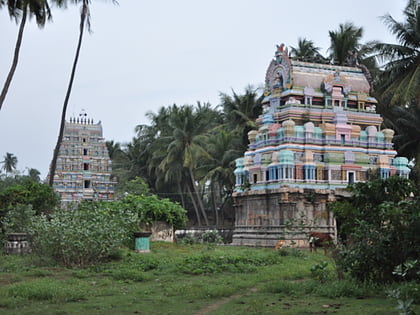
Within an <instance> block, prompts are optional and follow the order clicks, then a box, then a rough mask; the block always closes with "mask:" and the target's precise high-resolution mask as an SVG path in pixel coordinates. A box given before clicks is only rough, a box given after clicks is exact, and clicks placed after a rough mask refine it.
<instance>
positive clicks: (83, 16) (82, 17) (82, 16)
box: [49, 3, 88, 187]
mask: <svg viewBox="0 0 420 315" xmlns="http://www.w3.org/2000/svg"><path fill="white" fill-rule="evenodd" d="M87 9H88V8H87V4H85V3H83V7H82V12H81V14H80V32H79V41H78V43H77V48H76V55H75V57H74V61H73V68H72V70H71V75H70V82H69V85H68V87H67V93H66V97H65V99H64V104H63V111H62V113H61V123H60V131H59V133H58V139H57V144H56V145H55V149H54V155H53V159H52V161H51V167H50V179H49V185H50V186H51V187H52V186H53V182H54V175H55V169H56V167H57V157H58V151H59V150H60V145H61V141H62V140H63V132H64V125H65V122H66V113H67V105H68V103H69V99H70V94H71V90H72V87H73V81H74V76H75V74H76V67H77V62H78V60H79V54H80V48H81V47H82V39H83V31H84V29H85V21H86V15H87Z"/></svg>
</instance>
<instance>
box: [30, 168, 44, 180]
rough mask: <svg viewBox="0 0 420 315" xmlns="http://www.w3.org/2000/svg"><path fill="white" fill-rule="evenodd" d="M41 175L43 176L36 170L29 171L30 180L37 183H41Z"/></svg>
mask: <svg viewBox="0 0 420 315" xmlns="http://www.w3.org/2000/svg"><path fill="white" fill-rule="evenodd" d="M39 175H41V172H40V171H38V170H37V169H36V168H30V169H28V176H29V178H30V179H32V180H33V181H34V182H36V183H39V182H41V178H40V177H39Z"/></svg>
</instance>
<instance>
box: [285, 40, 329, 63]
mask: <svg viewBox="0 0 420 315" xmlns="http://www.w3.org/2000/svg"><path fill="white" fill-rule="evenodd" d="M320 49H321V48H319V47H316V46H315V44H314V42H313V41H311V40H307V39H306V38H299V39H298V45H297V47H291V49H290V53H291V55H292V57H293V58H294V59H296V60H300V61H306V62H326V59H325V58H324V57H323V56H322V55H321V53H320V52H319V50H320Z"/></svg>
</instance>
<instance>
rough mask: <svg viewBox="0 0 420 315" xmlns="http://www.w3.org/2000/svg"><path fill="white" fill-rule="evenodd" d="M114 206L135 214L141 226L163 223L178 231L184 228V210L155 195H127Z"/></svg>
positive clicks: (185, 219) (185, 218)
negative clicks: (156, 222) (155, 222)
mask: <svg viewBox="0 0 420 315" xmlns="http://www.w3.org/2000/svg"><path fill="white" fill-rule="evenodd" d="M114 204H115V206H116V207H120V208H121V209H125V210H127V211H134V212H135V213H137V215H138V222H139V224H141V225H150V224H151V223H152V222H153V221H164V222H166V223H168V224H171V225H173V226H174V228H175V229H179V228H182V227H184V226H185V224H186V221H187V217H186V211H185V209H184V208H182V207H181V206H180V205H179V204H177V203H174V202H172V201H170V200H169V199H166V198H165V199H159V198H158V197H157V196H156V195H150V196H145V195H127V196H126V197H124V198H123V199H121V201H118V202H115V203H114Z"/></svg>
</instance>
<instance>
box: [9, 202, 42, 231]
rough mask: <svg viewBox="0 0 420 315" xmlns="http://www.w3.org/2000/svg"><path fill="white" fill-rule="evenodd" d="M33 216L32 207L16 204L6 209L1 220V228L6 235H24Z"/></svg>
mask: <svg viewBox="0 0 420 315" xmlns="http://www.w3.org/2000/svg"><path fill="white" fill-rule="evenodd" d="M34 216H35V210H33V209H32V205H30V204H29V205H22V204H17V205H16V206H14V207H11V208H9V209H8V211H7V214H6V216H5V217H4V220H3V222H2V223H3V228H4V230H5V232H6V233H26V232H27V231H28V228H29V226H30V224H31V221H32V218H33V217H34Z"/></svg>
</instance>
